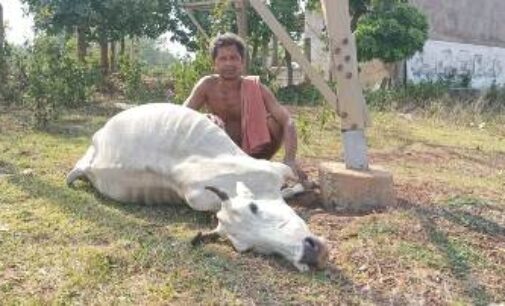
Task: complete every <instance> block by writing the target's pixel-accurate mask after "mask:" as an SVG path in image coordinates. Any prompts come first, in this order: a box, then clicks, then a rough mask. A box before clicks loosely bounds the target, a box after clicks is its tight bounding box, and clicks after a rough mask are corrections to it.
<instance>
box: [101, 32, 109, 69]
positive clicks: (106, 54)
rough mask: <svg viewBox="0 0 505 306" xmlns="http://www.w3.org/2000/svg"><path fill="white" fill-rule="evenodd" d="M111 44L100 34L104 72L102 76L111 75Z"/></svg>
mask: <svg viewBox="0 0 505 306" xmlns="http://www.w3.org/2000/svg"><path fill="white" fill-rule="evenodd" d="M108 51H109V44H108V42H107V37H105V35H103V34H100V68H101V70H102V75H103V76H107V75H109V52H108Z"/></svg>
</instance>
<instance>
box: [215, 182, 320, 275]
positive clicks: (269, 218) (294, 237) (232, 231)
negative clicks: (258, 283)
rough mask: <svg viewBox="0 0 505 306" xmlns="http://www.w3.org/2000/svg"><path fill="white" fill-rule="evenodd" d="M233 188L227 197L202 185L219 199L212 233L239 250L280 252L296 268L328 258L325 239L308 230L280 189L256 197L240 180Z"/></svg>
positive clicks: (317, 264) (303, 267)
mask: <svg viewBox="0 0 505 306" xmlns="http://www.w3.org/2000/svg"><path fill="white" fill-rule="evenodd" d="M236 188H237V190H236V196H235V197H232V198H230V197H229V195H228V194H227V193H225V192H224V191H222V190H220V189H218V188H215V187H212V186H208V187H206V189H207V190H209V191H211V192H213V193H215V194H216V195H217V196H218V197H219V198H220V199H221V202H222V205H221V209H220V210H219V212H218V213H217V218H218V220H219V224H218V227H217V228H216V229H215V230H214V231H213V232H214V233H218V234H219V235H221V236H226V237H227V238H229V240H230V241H231V242H232V244H233V246H234V247H235V249H236V250H238V251H239V252H242V251H246V250H255V251H257V252H260V253H264V254H269V253H277V254H280V255H282V256H284V257H285V258H286V259H288V260H289V261H290V262H292V263H293V264H294V265H295V266H296V268H298V269H299V270H300V271H307V270H308V269H309V267H314V268H323V267H324V265H325V263H326V261H327V258H328V249H327V246H326V243H325V241H324V240H323V239H321V238H318V237H316V236H314V235H313V234H312V233H311V232H310V230H309V228H308V227H307V224H306V223H305V222H304V221H303V220H302V219H301V218H300V217H299V216H298V215H297V214H296V213H295V212H294V210H293V209H292V208H291V207H289V206H288V205H287V204H286V202H285V201H284V200H283V198H282V196H281V193H280V192H279V193H278V194H275V195H272V196H270V197H268V198H256V197H255V196H254V195H253V194H252V192H251V191H250V190H249V189H248V188H247V187H246V186H245V185H244V184H243V183H241V182H239V183H237V187H236Z"/></svg>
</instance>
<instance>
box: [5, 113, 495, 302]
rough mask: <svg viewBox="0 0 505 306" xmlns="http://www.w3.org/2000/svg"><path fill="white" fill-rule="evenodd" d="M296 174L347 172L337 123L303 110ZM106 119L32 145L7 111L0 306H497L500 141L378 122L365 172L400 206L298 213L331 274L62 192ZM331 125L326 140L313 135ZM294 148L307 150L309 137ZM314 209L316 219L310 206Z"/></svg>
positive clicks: (73, 125) (78, 122)
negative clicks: (332, 164) (320, 167)
mask: <svg viewBox="0 0 505 306" xmlns="http://www.w3.org/2000/svg"><path fill="white" fill-rule="evenodd" d="M292 110H293V112H295V113H296V114H297V118H298V122H299V129H301V130H303V131H304V132H303V133H309V134H308V135H305V136H304V135H301V138H302V139H304V141H302V142H301V144H300V155H301V160H302V161H303V166H304V168H305V169H307V171H308V172H309V174H311V175H313V176H314V178H316V179H317V173H316V172H315V170H314V169H315V168H317V164H318V163H319V162H320V161H323V160H335V159H340V157H339V153H338V152H340V151H341V145H340V143H339V141H338V139H339V132H336V131H338V130H339V129H338V122H334V121H332V120H331V118H330V119H328V115H327V114H324V113H322V111H321V110H320V109H313V108H303V107H297V108H293V109H292ZM114 112H115V110H114V109H112V108H109V107H108V106H107V105H104V106H100V107H94V108H89V109H85V110H79V111H74V112H70V113H67V114H65V115H64V116H63V117H62V118H61V119H60V120H58V121H56V122H54V123H52V124H51V126H50V127H48V128H47V129H46V130H45V131H36V130H32V129H30V128H29V127H28V125H27V124H26V122H27V117H26V114H24V113H23V112H22V111H20V110H13V111H12V110H0V300H1V301H2V304H4V305H18V304H22V305H25V304H28V305H40V304H98V305H109V304H140V305H164V304H328V303H333V304H338V303H345V304H387V305H389V304H434V305H446V304H450V305H461V304H476V305H486V304H489V303H491V302H503V301H505V293H504V291H503V288H504V287H505V219H504V216H505V214H504V210H505V173H504V171H503V169H505V132H504V131H503V129H502V125H500V124H499V122H501V121H500V120H502V119H500V118H497V119H496V121H494V122H492V121H488V122H489V124H487V125H486V126H485V127H484V128H479V127H478V126H477V125H471V124H470V123H471V122H469V121H467V122H463V121H457V122H455V121H449V122H444V121H442V120H441V119H440V118H441V117H436V116H431V117H427V116H421V115H414V116H413V117H412V118H406V117H405V116H401V115H399V114H397V113H387V112H386V113H379V112H374V113H373V114H372V116H373V118H374V125H373V127H371V128H370V129H368V131H367V134H368V142H369V145H370V151H369V153H370V159H371V161H372V162H373V163H374V164H380V165H383V166H385V167H386V168H388V169H390V170H391V171H392V172H393V174H394V180H395V191H396V194H397V198H398V202H399V204H398V205H397V206H395V207H391V208H389V209H388V210H386V211H384V212H381V213H374V214H369V215H339V214H332V213H327V212H324V211H323V210H321V209H316V208H314V207H308V205H306V204H307V203H306V202H304V200H303V198H302V199H296V200H295V201H293V202H291V205H293V206H294V207H295V209H296V210H297V211H298V212H299V213H300V215H301V216H302V217H304V218H305V219H306V220H307V222H308V223H309V226H310V227H311V229H312V230H313V231H314V232H315V233H317V234H320V235H323V236H325V237H326V238H327V240H328V243H329V245H330V247H331V252H330V265H329V267H328V268H327V269H326V270H325V271H318V272H311V273H307V274H300V273H298V272H297V271H295V270H294V268H292V267H291V265H290V264H289V263H287V262H286V261H285V260H284V259H282V258H280V257H277V256H261V255H256V254H253V253H245V254H238V253H236V252H235V251H234V250H233V248H232V247H231V246H230V244H229V243H227V242H225V241H219V242H217V243H214V244H209V245H205V246H202V247H198V248H192V247H190V244H189V241H190V239H191V238H192V236H193V235H194V234H195V233H196V232H197V231H199V230H202V229H210V228H211V227H212V224H213V220H212V217H211V216H210V215H209V214H206V213H200V212H195V211H192V210H190V209H189V208H188V207H185V206H169V205H166V206H142V205H124V204H120V203H116V202H114V201H110V200H107V199H104V198H103V197H102V196H100V195H99V194H97V193H95V192H94V190H93V189H92V188H91V187H90V186H88V185H87V184H85V183H79V184H78V186H77V187H76V188H73V189H70V188H67V187H66V186H65V184H64V177H65V175H66V173H67V172H68V171H69V170H70V169H71V168H72V166H73V164H74V163H75V162H76V160H77V159H78V158H79V157H80V156H81V155H82V154H83V153H84V152H85V149H86V147H87V146H88V144H89V141H90V137H91V135H92V134H93V132H94V131H95V130H97V129H98V128H99V127H100V126H101V125H102V124H103V123H104V122H105V121H106V120H107V118H108V117H109V116H111V115H112V114H113V113H114ZM323 121H324V122H326V123H325V124H321V122H323ZM303 133H302V134H303ZM317 204H319V203H316V205H317Z"/></svg>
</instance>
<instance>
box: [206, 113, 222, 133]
mask: <svg viewBox="0 0 505 306" xmlns="http://www.w3.org/2000/svg"><path fill="white" fill-rule="evenodd" d="M205 115H206V116H207V118H209V119H210V121H212V122H214V124H215V125H217V126H218V127H220V128H222V129H223V130H224V121H223V120H222V119H221V118H219V117H218V116H216V115H214V114H205Z"/></svg>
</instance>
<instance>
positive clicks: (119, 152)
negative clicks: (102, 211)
mask: <svg viewBox="0 0 505 306" xmlns="http://www.w3.org/2000/svg"><path fill="white" fill-rule="evenodd" d="M290 177H291V178H292V177H293V172H292V171H291V169H290V168H289V167H287V166H286V165H284V164H282V163H278V162H271V161H267V160H257V159H254V158H251V157H249V156H248V155H247V154H245V153H244V152H243V151H242V150H241V149H240V148H239V147H238V146H237V145H235V143H234V142H233V141H232V140H231V139H230V138H229V137H228V135H227V134H226V133H225V132H224V131H223V130H222V129H220V128H219V127H218V126H216V125H215V124H214V123H212V122H211V121H210V120H209V119H208V118H207V117H206V116H205V115H202V114H200V113H198V112H196V111H194V110H191V109H189V108H185V107H182V106H178V105H174V104H146V105H142V106H138V107H134V108H131V109H128V110H125V111H123V112H121V113H119V114H117V115H116V116H114V117H113V118H111V119H110V120H109V121H108V122H107V123H106V124H105V126H104V127H103V128H101V129H100V130H99V131H98V132H96V133H95V135H94V136H93V140H92V144H91V146H90V147H89V148H88V150H87V152H86V154H85V155H84V156H83V157H82V158H81V159H80V160H79V161H78V162H77V164H76V166H75V167H74V169H73V170H72V171H71V172H70V173H69V174H68V176H67V183H68V184H69V185H71V184H72V183H73V182H74V181H75V180H76V179H79V178H81V179H86V180H88V181H90V182H91V184H92V185H93V186H94V187H95V188H96V189H97V190H98V191H99V192H100V193H102V194H103V195H105V196H107V197H109V198H112V199H114V200H117V201H120V202H130V203H131V202H135V203H146V204H154V203H175V202H181V201H182V202H186V203H187V204H188V205H189V206H190V207H191V208H193V209H195V210H200V211H217V219H218V222H219V223H218V226H217V228H216V229H214V230H213V231H211V232H209V233H206V234H199V235H198V236H197V237H196V238H195V240H194V242H197V241H206V240H207V239H208V238H211V237H213V236H222V237H227V238H228V239H229V240H230V241H231V243H232V244H233V246H234V247H235V249H236V250H238V251H239V252H242V251H246V250H254V251H257V252H260V253H264V254H270V253H278V254H281V255H283V256H284V257H285V258H287V259H288V260H289V261H290V262H292V263H293V264H294V265H295V266H296V267H297V268H298V269H299V270H301V271H306V270H308V269H309V267H322V266H323V265H324V263H325V262H326V259H327V256H328V251H327V247H326V244H325V242H324V240H322V239H320V238H318V237H315V236H314V235H312V233H311V232H310V231H309V229H308V227H307V225H306V224H305V222H304V221H303V220H302V219H301V218H300V217H299V216H298V215H297V214H296V213H295V212H294V210H293V209H291V207H289V206H288V205H287V204H286V202H285V201H284V199H283V198H282V194H281V191H280V190H281V186H282V184H283V183H284V182H285V181H286V180H287V179H288V178H290Z"/></svg>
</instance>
